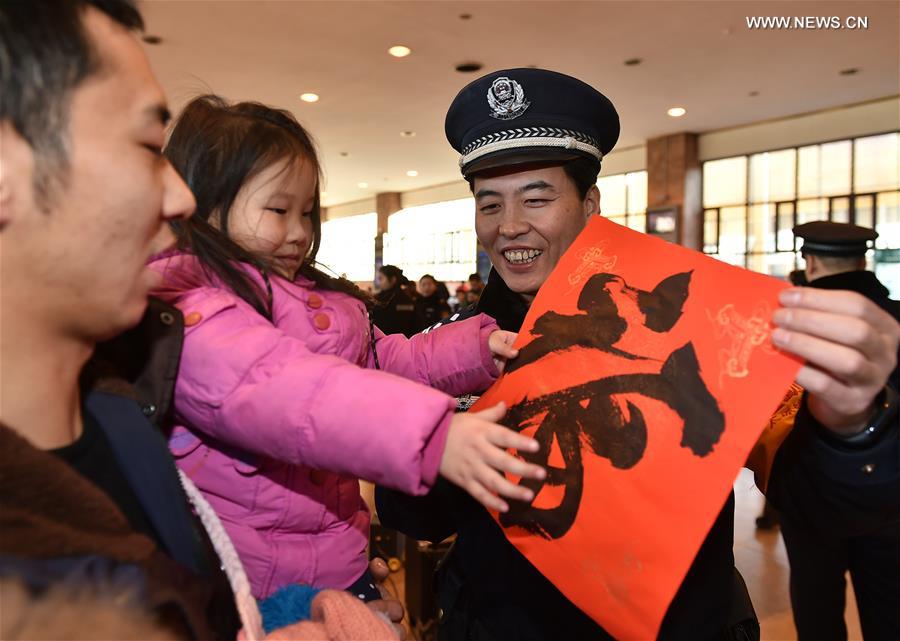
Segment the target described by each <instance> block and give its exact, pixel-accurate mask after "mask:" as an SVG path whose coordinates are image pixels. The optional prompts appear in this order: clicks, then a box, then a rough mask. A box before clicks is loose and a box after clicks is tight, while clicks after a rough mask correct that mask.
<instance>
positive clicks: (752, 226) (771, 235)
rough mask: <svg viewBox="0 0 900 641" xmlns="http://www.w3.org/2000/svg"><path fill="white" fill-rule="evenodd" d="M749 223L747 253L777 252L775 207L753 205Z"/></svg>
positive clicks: (771, 205) (767, 204)
mask: <svg viewBox="0 0 900 641" xmlns="http://www.w3.org/2000/svg"><path fill="white" fill-rule="evenodd" d="M747 223H748V225H747V251H748V252H750V253H762V252H773V251H775V206H774V205H773V204H771V203H766V204H764V205H751V206H750V215H749V217H748V219H747Z"/></svg>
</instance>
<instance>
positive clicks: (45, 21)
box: [0, 0, 144, 205]
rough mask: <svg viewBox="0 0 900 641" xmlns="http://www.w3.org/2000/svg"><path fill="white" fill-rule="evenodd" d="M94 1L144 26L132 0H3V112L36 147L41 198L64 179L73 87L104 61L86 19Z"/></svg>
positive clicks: (130, 25)
mask: <svg viewBox="0 0 900 641" xmlns="http://www.w3.org/2000/svg"><path fill="white" fill-rule="evenodd" d="M88 7H94V8H95V9H97V10H99V11H102V12H103V13H105V14H106V15H107V16H109V17H110V18H111V19H112V20H114V21H115V22H117V23H119V24H120V25H122V26H123V27H126V28H127V29H131V30H142V29H143V28H144V21H143V19H142V18H141V14H140V12H138V10H137V8H136V7H135V5H134V3H133V1H132V0H0V120H9V121H10V122H11V123H12V126H13V127H14V128H15V130H16V131H17V132H18V133H19V135H20V136H22V138H24V139H25V140H26V141H27V142H28V144H29V145H31V147H32V149H33V150H34V188H35V195H36V197H37V200H38V202H39V203H41V204H42V205H46V203H47V201H48V199H49V197H50V194H51V191H52V187H53V186H54V183H59V182H63V181H64V180H65V172H66V170H67V168H68V150H67V141H66V133H67V128H68V118H67V117H68V113H69V102H70V100H69V98H70V96H71V93H72V91H73V90H74V89H75V88H76V87H77V86H78V85H79V84H81V83H82V82H83V81H84V80H85V79H86V78H88V77H89V76H91V75H92V74H94V73H96V72H97V71H98V70H99V68H100V60H99V58H98V55H97V52H96V51H95V50H94V48H93V47H92V46H91V42H90V37H89V35H88V34H87V31H86V30H85V27H84V22H83V18H84V12H85V11H86V10H87V8H88Z"/></svg>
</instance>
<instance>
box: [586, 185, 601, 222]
mask: <svg viewBox="0 0 900 641" xmlns="http://www.w3.org/2000/svg"><path fill="white" fill-rule="evenodd" d="M583 205H584V217H585V220H586V219H588V218H590V217H591V216H595V215H597V214H599V213H600V189H599V188H598V187H597V185H591V188H590V189H588V193H587V195H586V196H585V197H584V203H583Z"/></svg>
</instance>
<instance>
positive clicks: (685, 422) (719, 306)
mask: <svg viewBox="0 0 900 641" xmlns="http://www.w3.org/2000/svg"><path fill="white" fill-rule="evenodd" d="M785 286H786V284H785V283H782V282H780V281H778V280H776V279H774V278H770V277H767V276H763V275H760V274H755V273H751V272H749V271H746V270H743V269H738V268H735V267H732V266H730V265H726V264H724V263H722V262H719V261H717V260H714V259H712V258H709V257H707V256H704V255H703V254H700V253H697V252H693V251H689V250H687V249H685V248H683V247H679V246H676V245H672V244H669V243H666V242H663V241H662V240H660V239H657V238H653V237H650V236H647V235H644V234H639V233H637V232H634V231H632V230H630V229H628V228H626V227H622V226H619V225H616V224H615V223H612V222H610V221H608V220H605V219H602V218H599V217H598V218H596V219H595V220H593V221H592V222H591V223H590V224H589V225H588V227H587V228H586V229H585V231H584V232H583V233H582V234H581V235H580V236H579V237H578V239H577V240H576V241H575V243H574V244H573V245H572V247H570V248H569V250H568V251H567V252H566V254H565V255H564V256H563V257H562V259H561V260H560V262H559V265H558V266H557V268H556V269H555V270H554V272H553V273H552V274H551V276H550V278H549V279H548V280H547V282H546V283H545V284H544V286H543V287H542V288H541V290H540V292H539V293H538V295H537V297H536V298H535V300H534V303H533V304H532V306H531V309H530V311H529V314H528V316H527V317H526V319H525V323H524V325H523V327H522V331H521V333H520V334H519V338H518V341H517V343H516V347H517V348H519V349H520V355H519V357H518V359H516V361H513V363H512V364H511V366H508V368H507V373H506V374H505V375H504V376H503V377H502V378H501V379H500V380H499V381H498V382H497V383H496V384H495V385H494V386H493V387H492V388H491V389H490V390H489V391H488V392H487V393H486V394H485V395H484V396H483V397H482V398H481V400H480V402H479V404H478V405H476V406H475V407H474V408H473V410H478V409H481V408H484V407H489V406H491V405H494V404H495V403H497V402H498V401H501V400H503V401H506V403H507V405H508V406H509V407H510V412H509V413H508V415H507V418H506V419H504V421H505V422H506V424H507V425H509V426H510V427H513V428H514V429H519V430H520V431H522V432H523V433H526V434H529V435H533V436H534V437H535V438H537V439H538V440H539V441H541V442H542V452H541V453H539V454H538V455H533V456H529V458H531V459H532V460H534V461H535V462H537V463H539V464H542V465H546V466H548V468H549V469H550V470H551V477H552V478H550V479H549V480H548V482H547V483H546V484H538V483H534V484H532V485H531V487H532V489H534V490H536V491H537V492H538V494H537V497H536V499H535V501H534V502H533V503H532V505H531V506H527V505H523V504H519V505H515V504H514V505H513V506H512V508H513V509H512V510H511V512H510V513H508V514H505V515H498V520H499V521H500V523H501V525H503V526H504V528H505V532H506V535H507V536H508V538H509V540H510V541H511V542H512V543H513V544H514V545H515V546H516V547H517V548H518V549H519V550H520V551H521V552H522V553H523V554H524V555H525V556H526V557H527V558H528V559H529V560H530V561H531V562H532V563H533V564H534V565H535V566H536V567H537V568H538V569H539V570H540V571H541V572H543V573H544V574H545V575H546V576H547V577H548V578H549V579H550V580H551V581H552V582H553V583H554V584H555V585H556V586H557V587H558V588H559V589H560V590H561V591H562V592H563V593H564V594H565V595H566V596H567V597H568V598H569V599H570V600H572V601H573V602H574V603H575V604H576V605H578V606H579V607H580V608H581V609H582V610H584V611H585V612H586V613H587V614H588V615H590V616H591V617H592V618H594V619H595V620H596V621H597V623H599V624H600V625H602V626H603V627H604V628H605V629H606V630H607V631H609V632H610V634H612V635H613V636H614V637H616V638H617V639H651V638H655V637H656V635H657V633H658V630H659V627H660V624H661V622H662V619H663V616H664V614H665V612H666V610H667V609H668V606H669V604H670V603H671V601H672V598H673V597H674V595H675V592H676V591H677V589H678V587H679V585H680V584H681V582H682V580H683V578H684V576H685V574H686V572H687V570H688V568H689V567H690V565H691V563H692V561H693V559H694V556H695V555H696V553H697V550H698V549H699V547H700V545H701V543H702V541H703V539H704V538H705V536H706V535H707V533H708V531H709V528H710V527H711V525H712V523H713V522H714V520H715V518H716V515H717V514H718V513H719V511H720V510H721V509H722V505H723V503H724V502H725V500H726V497H727V496H728V493H729V492H730V490H731V487H732V483H733V482H734V479H735V477H736V476H737V474H738V471H739V469H740V468H741V466H742V465H743V463H744V461H746V459H747V455H748V453H749V452H750V450H751V448H752V447H753V445H754V444H755V442H756V441H757V438H758V437H759V435H760V432H761V431H762V430H763V428H765V426H766V425H767V421H768V419H769V417H770V416H771V415H772V413H773V411H774V410H775V409H776V407H777V406H778V404H779V401H780V400H781V399H782V398H783V397H784V394H785V391H786V390H787V388H788V386H789V385H790V384H791V382H792V380H793V379H794V376H795V374H796V372H797V369H798V368H799V365H800V364H799V363H798V362H797V361H796V360H794V359H792V358H790V357H788V356H786V355H784V354H781V353H780V352H778V351H777V350H776V349H775V348H774V347H773V346H772V345H771V343H770V331H771V327H770V325H769V321H770V318H771V314H772V312H773V311H774V310H775V308H776V307H777V305H778V303H777V295H778V292H779V291H781V289H783V288H784V287H785ZM572 506H574V509H573V508H572Z"/></svg>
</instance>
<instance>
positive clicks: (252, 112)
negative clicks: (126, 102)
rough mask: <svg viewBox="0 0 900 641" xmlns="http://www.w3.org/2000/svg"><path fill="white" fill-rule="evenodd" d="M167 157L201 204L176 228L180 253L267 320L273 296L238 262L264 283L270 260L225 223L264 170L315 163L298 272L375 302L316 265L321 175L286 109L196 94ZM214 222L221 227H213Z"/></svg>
mask: <svg viewBox="0 0 900 641" xmlns="http://www.w3.org/2000/svg"><path fill="white" fill-rule="evenodd" d="M164 153H165V155H166V157H167V158H168V159H169V161H170V162H171V163H172V165H173V166H174V167H175V169H176V170H177V171H178V172H179V173H180V174H181V175H182V177H183V178H184V180H185V181H186V182H187V184H188V187H190V189H191V191H192V192H194V197H195V198H196V200H197V209H196V212H195V213H194V215H193V216H191V217H190V218H189V219H187V220H185V221H177V222H174V223H173V225H172V226H173V228H174V229H175V233H176V235H177V236H178V246H179V248H180V249H182V250H184V251H187V252H190V253H192V254H194V255H195V256H196V257H197V259H198V260H199V261H200V264H201V265H202V266H203V270H204V272H205V273H206V276H207V277H208V278H210V279H219V280H221V281H222V282H224V283H225V284H226V285H227V286H228V287H229V288H230V289H231V290H232V291H234V293H235V294H237V295H238V296H240V297H241V298H242V299H244V300H245V301H246V302H247V303H248V304H249V305H252V306H253V307H254V308H255V309H256V310H257V311H258V312H259V313H260V314H262V315H263V316H265V317H266V318H269V319H271V317H272V314H271V309H270V301H269V295H268V293H267V292H265V291H264V290H263V289H262V287H260V285H259V284H258V283H257V282H256V281H255V280H254V279H253V278H252V277H251V276H250V275H249V274H247V273H246V271H244V270H243V269H242V268H241V267H240V266H239V265H237V264H236V263H248V264H250V265H253V266H254V267H256V268H257V269H258V270H259V271H260V272H261V273H262V275H263V277H264V278H265V279H267V278H269V277H270V276H272V275H275V272H274V271H273V270H272V266H271V264H270V262H269V261H268V260H267V259H266V258H265V257H262V256H257V255H255V254H253V253H252V252H249V251H248V250H246V249H244V248H242V247H241V246H240V245H238V244H237V243H236V242H234V241H233V240H232V239H231V238H230V237H229V236H228V232H227V230H228V218H229V216H230V213H231V208H232V206H233V205H234V202H235V199H236V198H237V196H238V193H240V191H241V188H242V187H243V186H244V185H245V184H246V183H247V181H248V180H250V179H252V178H253V177H254V176H256V175H257V174H259V172H261V171H263V170H264V169H266V168H267V167H270V166H271V165H272V164H274V163H276V162H279V161H283V160H287V161H289V162H311V163H313V166H314V168H315V170H316V175H317V184H316V190H315V199H314V202H313V207H312V211H311V213H310V218H311V220H312V242H311V243H310V248H309V251H308V252H307V255H306V257H305V260H304V261H303V264H302V266H301V267H300V270H299V274H301V275H303V276H305V277H307V278H309V279H310V280H312V281H313V282H315V283H316V285H318V286H319V287H322V288H324V289H330V290H334V291H340V292H344V293H346V294H349V295H351V296H353V297H355V298H357V299H359V300H361V301H363V302H364V303H366V305H367V306H369V305H370V304H371V299H370V298H369V297H368V296H367V295H366V294H364V293H363V292H362V291H360V290H359V288H357V287H356V285H354V284H353V283H351V282H350V281H348V280H345V279H342V278H333V277H331V276H328V275H327V274H325V273H323V272H322V271H320V270H319V269H317V268H316V267H315V257H316V253H317V252H318V251H319V243H320V238H321V232H322V214H321V205H320V201H319V182H320V181H321V175H322V170H321V166H320V165H319V160H318V156H317V155H316V149H315V145H314V144H313V141H312V138H311V137H310V135H309V134H308V133H307V131H306V130H305V129H304V128H303V127H302V126H301V125H300V123H299V122H297V119H296V118H294V116H293V115H291V114H290V113H289V112H288V111H285V110H283V109H274V108H272V107H267V106H266V105H263V104H260V103H257V102H241V103H237V104H234V105H229V104H228V103H227V102H226V101H225V100H224V99H223V98H221V97H219V96H215V95H205V96H199V97H197V98H195V99H194V100H192V101H191V102H190V103H189V104H188V105H187V106H186V107H185V108H184V111H182V112H181V115H180V116H179V117H178V120H177V121H176V123H175V127H174V128H173V130H172V134H171V136H170V137H169V142H168V144H167V145H166V148H165V152H164ZM213 217H214V219H215V221H216V223H217V226H218V229H217V228H216V227H214V226H213V225H212V224H211V222H210V218H213ZM220 230H221V231H220Z"/></svg>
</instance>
